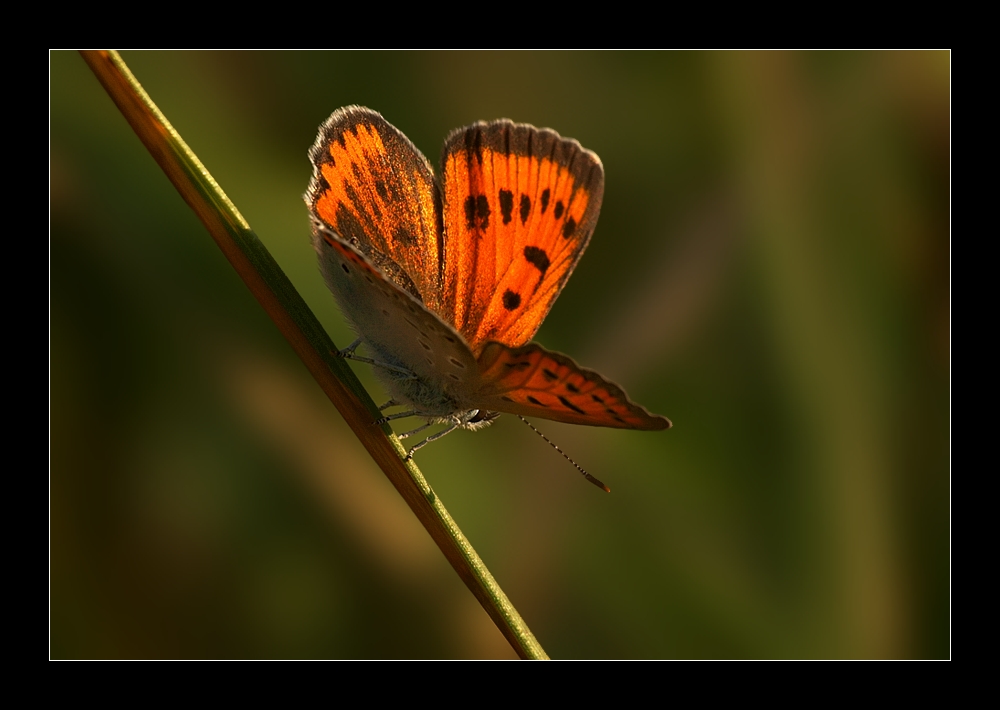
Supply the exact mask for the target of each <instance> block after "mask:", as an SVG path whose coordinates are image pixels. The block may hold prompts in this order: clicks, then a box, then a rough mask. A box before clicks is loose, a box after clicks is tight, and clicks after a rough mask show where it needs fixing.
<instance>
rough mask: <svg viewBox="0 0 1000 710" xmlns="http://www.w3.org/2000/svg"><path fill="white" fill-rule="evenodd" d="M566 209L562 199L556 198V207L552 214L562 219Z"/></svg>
mask: <svg viewBox="0 0 1000 710" xmlns="http://www.w3.org/2000/svg"><path fill="white" fill-rule="evenodd" d="M565 210H566V208H565V207H564V206H563V203H562V200H556V208H555V210H554V211H553V212H552V216H553V217H555V218H556V219H561V218H562V216H563V212H564V211H565Z"/></svg>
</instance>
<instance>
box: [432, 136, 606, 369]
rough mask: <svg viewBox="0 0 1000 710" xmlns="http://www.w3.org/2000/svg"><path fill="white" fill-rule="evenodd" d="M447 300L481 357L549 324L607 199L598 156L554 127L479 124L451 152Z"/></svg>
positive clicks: (446, 177) (445, 181) (445, 186)
mask: <svg viewBox="0 0 1000 710" xmlns="http://www.w3.org/2000/svg"><path fill="white" fill-rule="evenodd" d="M441 162H442V178H441V180H442V203H443V205H442V215H443V226H444V236H443V241H444V248H443V260H444V280H443V296H442V300H443V304H442V309H443V310H440V311H438V312H439V313H440V314H441V315H442V318H443V319H444V320H445V321H447V322H449V323H451V324H452V325H453V326H454V327H455V329H456V330H457V331H458V332H460V333H461V334H462V335H463V336H464V337H465V339H466V341H468V343H469V345H470V346H471V348H472V350H473V352H474V353H476V354H478V353H479V352H480V351H481V350H482V348H483V347H484V346H485V345H486V343H487V342H488V341H491V340H493V341H497V342H500V343H503V344H505V345H508V346H511V347H516V346H519V345H523V344H524V343H526V342H528V341H529V340H530V339H531V337H532V336H533V335H534V334H535V332H536V331H537V330H538V327H539V326H540V325H541V324H542V320H543V319H544V318H545V316H546V314H547V313H548V312H549V309H550V308H551V307H552V304H553V302H554V301H555V299H556V297H557V296H558V295H559V292H560V291H561V290H562V288H563V286H564V285H565V283H566V280H567V279H568V278H569V276H570V274H571V273H572V271H573V268H574V267H575V266H576V263H577V261H579V259H580V256H581V255H582V254H583V250H584V249H585V248H586V247H587V243H588V241H589V240H590V235H591V234H592V233H593V231H594V226H595V225H596V223H597V216H598V213H599V212H600V208H601V198H602V197H603V194H604V168H603V167H602V165H601V161H600V159H599V158H598V157H597V155H595V154H594V153H592V152H590V151H588V150H585V149H584V148H582V147H581V146H580V144H579V143H577V142H576V141H575V140H570V139H566V138H562V137H560V136H559V134H558V133H556V132H555V131H552V130H548V129H538V128H535V127H534V126H530V125H526V124H518V123H512V122H511V121H509V120H499V121H493V122H492V123H482V122H480V123H475V124H473V125H471V126H468V127H466V128H461V129H459V130H457V131H455V132H454V133H452V134H451V136H449V137H448V140H447V141H446V142H445V147H444V152H443V155H442V161H441Z"/></svg>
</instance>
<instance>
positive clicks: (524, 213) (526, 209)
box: [521, 195, 531, 224]
mask: <svg viewBox="0 0 1000 710" xmlns="http://www.w3.org/2000/svg"><path fill="white" fill-rule="evenodd" d="M529 214H531V198H530V197H528V196H527V195H521V224H524V223H525V222H527V221H528V215H529Z"/></svg>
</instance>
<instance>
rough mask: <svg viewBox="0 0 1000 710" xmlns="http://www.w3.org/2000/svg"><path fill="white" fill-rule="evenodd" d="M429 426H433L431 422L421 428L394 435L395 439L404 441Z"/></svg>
mask: <svg viewBox="0 0 1000 710" xmlns="http://www.w3.org/2000/svg"><path fill="white" fill-rule="evenodd" d="M429 426H434V425H433V423H432V422H427V423H426V424H424V425H423V426H418V427H417V428H416V429H411V430H410V431H406V432H403V433H402V434H396V438H397V439H405V438H406V437H408V436H410V435H412V434H416V433H417V432H418V431H423V430H424V429H426V428H427V427H429Z"/></svg>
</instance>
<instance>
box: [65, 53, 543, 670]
mask: <svg viewBox="0 0 1000 710" xmlns="http://www.w3.org/2000/svg"><path fill="white" fill-rule="evenodd" d="M81 54H82V55H83V58H84V60H85V61H86V62H87V64H88V65H89V66H90V68H91V69H92V70H93V71H94V74H96V75H97V79H98V81H100V82H101V84H102V85H103V86H104V88H105V90H106V91H107V92H108V94H109V95H110V96H111V99H112V100H113V101H114V102H115V104H116V105H117V106H118V109H119V110H120V111H121V112H122V114H123V115H124V116H125V119H126V120H127V121H128V122H129V125H131V126H132V129H133V130H134V131H135V132H136V135H138V136H139V140H141V141H142V142H143V144H144V145H145V146H146V149H147V150H149V152H150V154H151V155H152V156H153V159H154V160H156V162H157V164H159V166H160V168H161V169H162V170H163V172H164V173H166V175H167V177H168V178H169V179H170V181H171V182H172V183H173V184H174V187H176V188H177V191H178V192H179V193H180V194H181V197H182V198H183V199H184V201H185V202H187V203H188V205H189V206H190V207H191V209H192V210H194V212H195V214H196V215H198V218H199V219H200V220H201V221H202V223H203V224H204V225H205V228H206V229H207V230H208V233H209V234H210V235H211V236H212V239H214V240H215V243H216V244H218V245H219V248H220V249H222V253H223V254H225V256H226V258H227V259H228V260H229V263H230V264H232V265H233V268H234V269H236V272H237V273H238V274H239V275H240V277H241V278H242V279H243V281H244V283H246V285H247V287H248V288H249V289H250V291H251V293H253V295H254V297H255V298H256V299H257V301H258V302H259V303H260V305H261V306H262V307H263V308H264V310H265V311H266V312H267V314H268V315H269V316H271V319H272V320H273V321H274V322H275V324H276V325H277V326H278V329H279V330H280V331H281V332H282V334H283V335H284V336H285V338H286V339H287V340H288V342H289V343H290V344H291V346H292V348H293V349H294V350H295V352H296V353H298V355H299V357H300V358H302V361H303V362H304V363H305V365H306V367H307V368H308V369H309V371H310V372H311V373H312V375H313V377H315V378H316V381H317V382H318V383H319V385H320V387H322V388H323V391H324V392H326V394H327V396H328V397H329V398H330V401H332V402H333V404H334V406H335V407H337V409H338V410H339V411H340V413H341V415H343V417H344V419H345V420H346V421H347V424H348V425H349V426H350V427H351V429H352V430H353V431H354V433H355V435H356V436H357V437H358V439H359V440H360V441H361V443H362V444H363V445H364V447H365V448H366V449H367V450H368V453H369V454H371V456H372V458H373V459H375V462H376V463H377V464H378V466H379V468H381V469H382V471H383V472H384V473H385V475H386V477H388V479H389V480H390V481H391V482H392V485H393V486H395V487H396V490H397V491H399V494H400V495H401V496H403V499H404V500H405V501H406V502H407V504H408V505H409V506H410V509H411V510H412V511H413V513H414V514H415V515H416V516H417V519H418V520H420V522H421V523H422V524H423V526H424V528H426V529H427V532H429V533H430V535H431V537H432V538H433V539H434V542H435V543H437V546H438V547H439V548H441V551H442V552H443V553H444V556H445V557H446V558H447V559H448V562H450V563H451V566H452V567H454V568H455V571H456V572H458V576H459V577H461V578H462V581H464V582H465V584H466V586H467V587H468V588H469V590H470V591H471V592H472V593H473V594H474V595H475V597H476V599H478V600H479V603H480V604H482V605H483V608H484V609H485V610H486V613H487V614H489V615H490V618H491V619H493V622H494V623H495V624H496V625H497V628H499V629H500V631H501V633H503V635H504V636H505V637H506V638H507V640H508V641H509V642H510V645H511V646H513V647H514V650H515V651H516V652H517V654H518V655H519V656H520V657H521V658H535V659H544V658H548V656H547V655H546V654H545V651H544V650H543V649H542V647H541V646H540V645H539V643H538V641H536V640H535V637H534V635H533V634H532V633H531V630H530V629H529V628H528V626H527V624H525V623H524V620H523V619H522V618H521V615H520V614H518V613H517V610H516V609H515V608H514V606H513V605H512V604H511V603H510V600H508V599H507V595H506V594H504V593H503V590H502V589H500V586H499V585H498V584H497V583H496V580H495V579H493V575H491V574H490V572H489V570H488V569H486V565H485V564H483V561H482V559H480V557H479V555H478V554H476V551H475V550H474V549H473V547H472V545H471V544H470V543H469V541H468V539H466V537H465V535H463V534H462V531H461V530H460V529H459V527H458V525H456V524H455V521H454V520H453V519H452V517H451V515H449V514H448V511H447V509H445V507H444V505H443V504H442V503H441V500H440V498H438V497H437V495H436V494H435V493H434V491H433V490H432V489H431V487H430V485H428V483H427V480H426V479H425V478H424V477H423V474H421V473H420V470H419V469H418V468H417V466H416V465H415V464H414V463H413V462H412V461H409V462H407V461H405V460H404V457H405V455H406V451H405V449H404V448H403V447H402V446H401V445H400V443H399V440H398V439H396V437H395V436H394V435H392V431H391V429H389V427H388V426H387V425H383V426H381V427H376V426H372V422H373V421H374V420H375V419H377V418H378V417H379V416H380V415H379V413H378V408H377V407H376V406H375V403H374V402H373V401H372V399H371V398H370V397H369V396H368V393H367V392H366V391H365V389H364V387H362V385H361V382H360V381H358V379H357V377H356V376H355V375H354V372H353V371H352V370H351V369H350V367H348V366H347V364H346V363H345V362H344V361H343V359H342V358H339V357H336V356H335V355H334V354H333V353H335V352H336V351H337V348H336V346H335V345H334V344H333V341H332V340H330V336H328V335H327V334H326V331H324V330H323V327H322V326H321V325H320V323H319V321H318V320H317V319H316V316H315V315H313V313H312V311H311V310H310V309H309V307H308V306H307V305H306V303H305V301H304V300H303V299H302V297H301V296H300V295H299V293H298V291H296V290H295V287H294V286H292V283H291V281H289V280H288V277H287V276H285V274H284V272H283V271H282V270H281V268H280V267H279V266H278V264H277V262H275V260H274V258H273V257H272V256H271V254H270V253H269V252H268V251H267V249H265V248H264V245H263V244H261V242H260V240H259V239H257V235H255V234H254V233H253V230H251V229H250V225H249V224H247V221H246V220H245V219H243V216H242V215H241V214H240V213H239V211H238V210H237V209H236V207H235V205H233V203H232V202H230V201H229V198H228V197H226V195H225V193H224V192H223V191H222V188H220V187H219V185H218V184H217V183H216V182H215V180H214V179H213V178H212V176H211V175H210V174H209V172H208V171H207V170H206V169H205V166H204V165H202V164H201V161H199V160H198V158H197V156H195V154H194V153H192V152H191V149H190V148H188V146H187V144H185V143H184V141H183V139H181V137H180V135H179V134H178V133H177V131H175V130H174V128H173V126H171V125H170V123H169V122H168V121H167V119H166V117H165V116H164V115H163V114H162V113H161V112H160V110H159V109H158V108H157V107H156V105H155V104H154V103H153V101H152V99H151V98H150V97H149V95H148V94H147V93H146V92H145V91H144V90H143V88H142V86H141V85H140V84H139V82H138V81H137V80H136V78H135V77H134V76H133V75H132V72H130V71H129V69H128V67H127V66H126V65H125V62H124V61H123V60H122V58H121V57H120V56H119V55H118V53H117V52H105V51H101V52H96V51H88V52H82V53H81Z"/></svg>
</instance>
